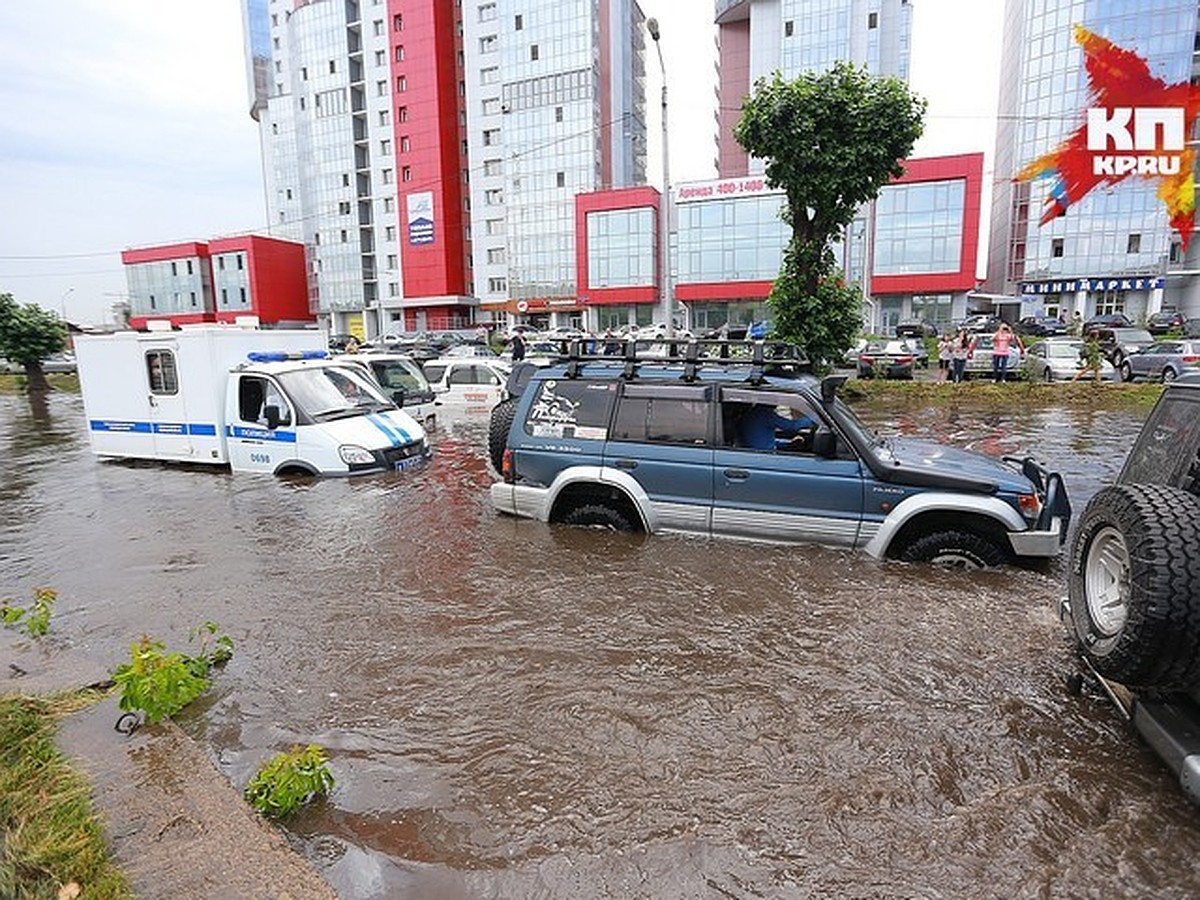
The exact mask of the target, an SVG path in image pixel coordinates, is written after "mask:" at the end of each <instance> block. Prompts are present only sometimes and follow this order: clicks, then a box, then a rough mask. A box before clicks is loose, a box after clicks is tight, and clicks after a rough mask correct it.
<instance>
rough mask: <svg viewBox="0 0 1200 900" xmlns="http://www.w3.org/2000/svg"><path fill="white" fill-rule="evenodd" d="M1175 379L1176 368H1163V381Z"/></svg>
mask: <svg viewBox="0 0 1200 900" xmlns="http://www.w3.org/2000/svg"><path fill="white" fill-rule="evenodd" d="M1174 380H1175V370H1174V369H1163V381H1174Z"/></svg>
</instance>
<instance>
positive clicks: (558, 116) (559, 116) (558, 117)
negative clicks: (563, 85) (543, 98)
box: [554, 106, 563, 122]
mask: <svg viewBox="0 0 1200 900" xmlns="http://www.w3.org/2000/svg"><path fill="white" fill-rule="evenodd" d="M562 120H563V108H562V107H561V106H556V107H554V121H555V122H561V121H562Z"/></svg>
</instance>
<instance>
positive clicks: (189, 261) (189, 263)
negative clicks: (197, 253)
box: [187, 259, 192, 275]
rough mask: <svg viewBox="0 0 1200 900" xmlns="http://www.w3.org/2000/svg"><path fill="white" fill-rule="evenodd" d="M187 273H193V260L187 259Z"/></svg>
mask: <svg viewBox="0 0 1200 900" xmlns="http://www.w3.org/2000/svg"><path fill="white" fill-rule="evenodd" d="M187 273H188V274H189V275H191V274H192V261H191V260H190V259H189V260H188V261H187Z"/></svg>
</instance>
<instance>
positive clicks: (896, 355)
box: [858, 341, 916, 379]
mask: <svg viewBox="0 0 1200 900" xmlns="http://www.w3.org/2000/svg"><path fill="white" fill-rule="evenodd" d="M915 359H916V357H915V355H914V354H913V351H912V348H911V347H909V346H908V342H907V341H868V342H867V346H866V347H864V348H863V349H862V350H861V351H860V352H859V354H858V377H859V378H874V377H875V376H877V375H878V376H879V377H880V378H908V379H911V378H912V377H913V366H914V363H915Z"/></svg>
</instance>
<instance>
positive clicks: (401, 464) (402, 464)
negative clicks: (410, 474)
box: [392, 456, 425, 472]
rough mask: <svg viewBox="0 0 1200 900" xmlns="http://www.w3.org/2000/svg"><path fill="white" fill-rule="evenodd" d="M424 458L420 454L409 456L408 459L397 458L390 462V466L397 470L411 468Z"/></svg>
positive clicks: (401, 470)
mask: <svg viewBox="0 0 1200 900" xmlns="http://www.w3.org/2000/svg"><path fill="white" fill-rule="evenodd" d="M424 461H425V460H424V459H423V458H422V457H420V456H410V457H408V459H398V460H396V461H395V462H394V463H392V467H393V468H394V469H395V470H396V471H397V472H403V471H404V470H405V469H413V468H416V467H417V466H419V465H420V464H421V463H423V462H424Z"/></svg>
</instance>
